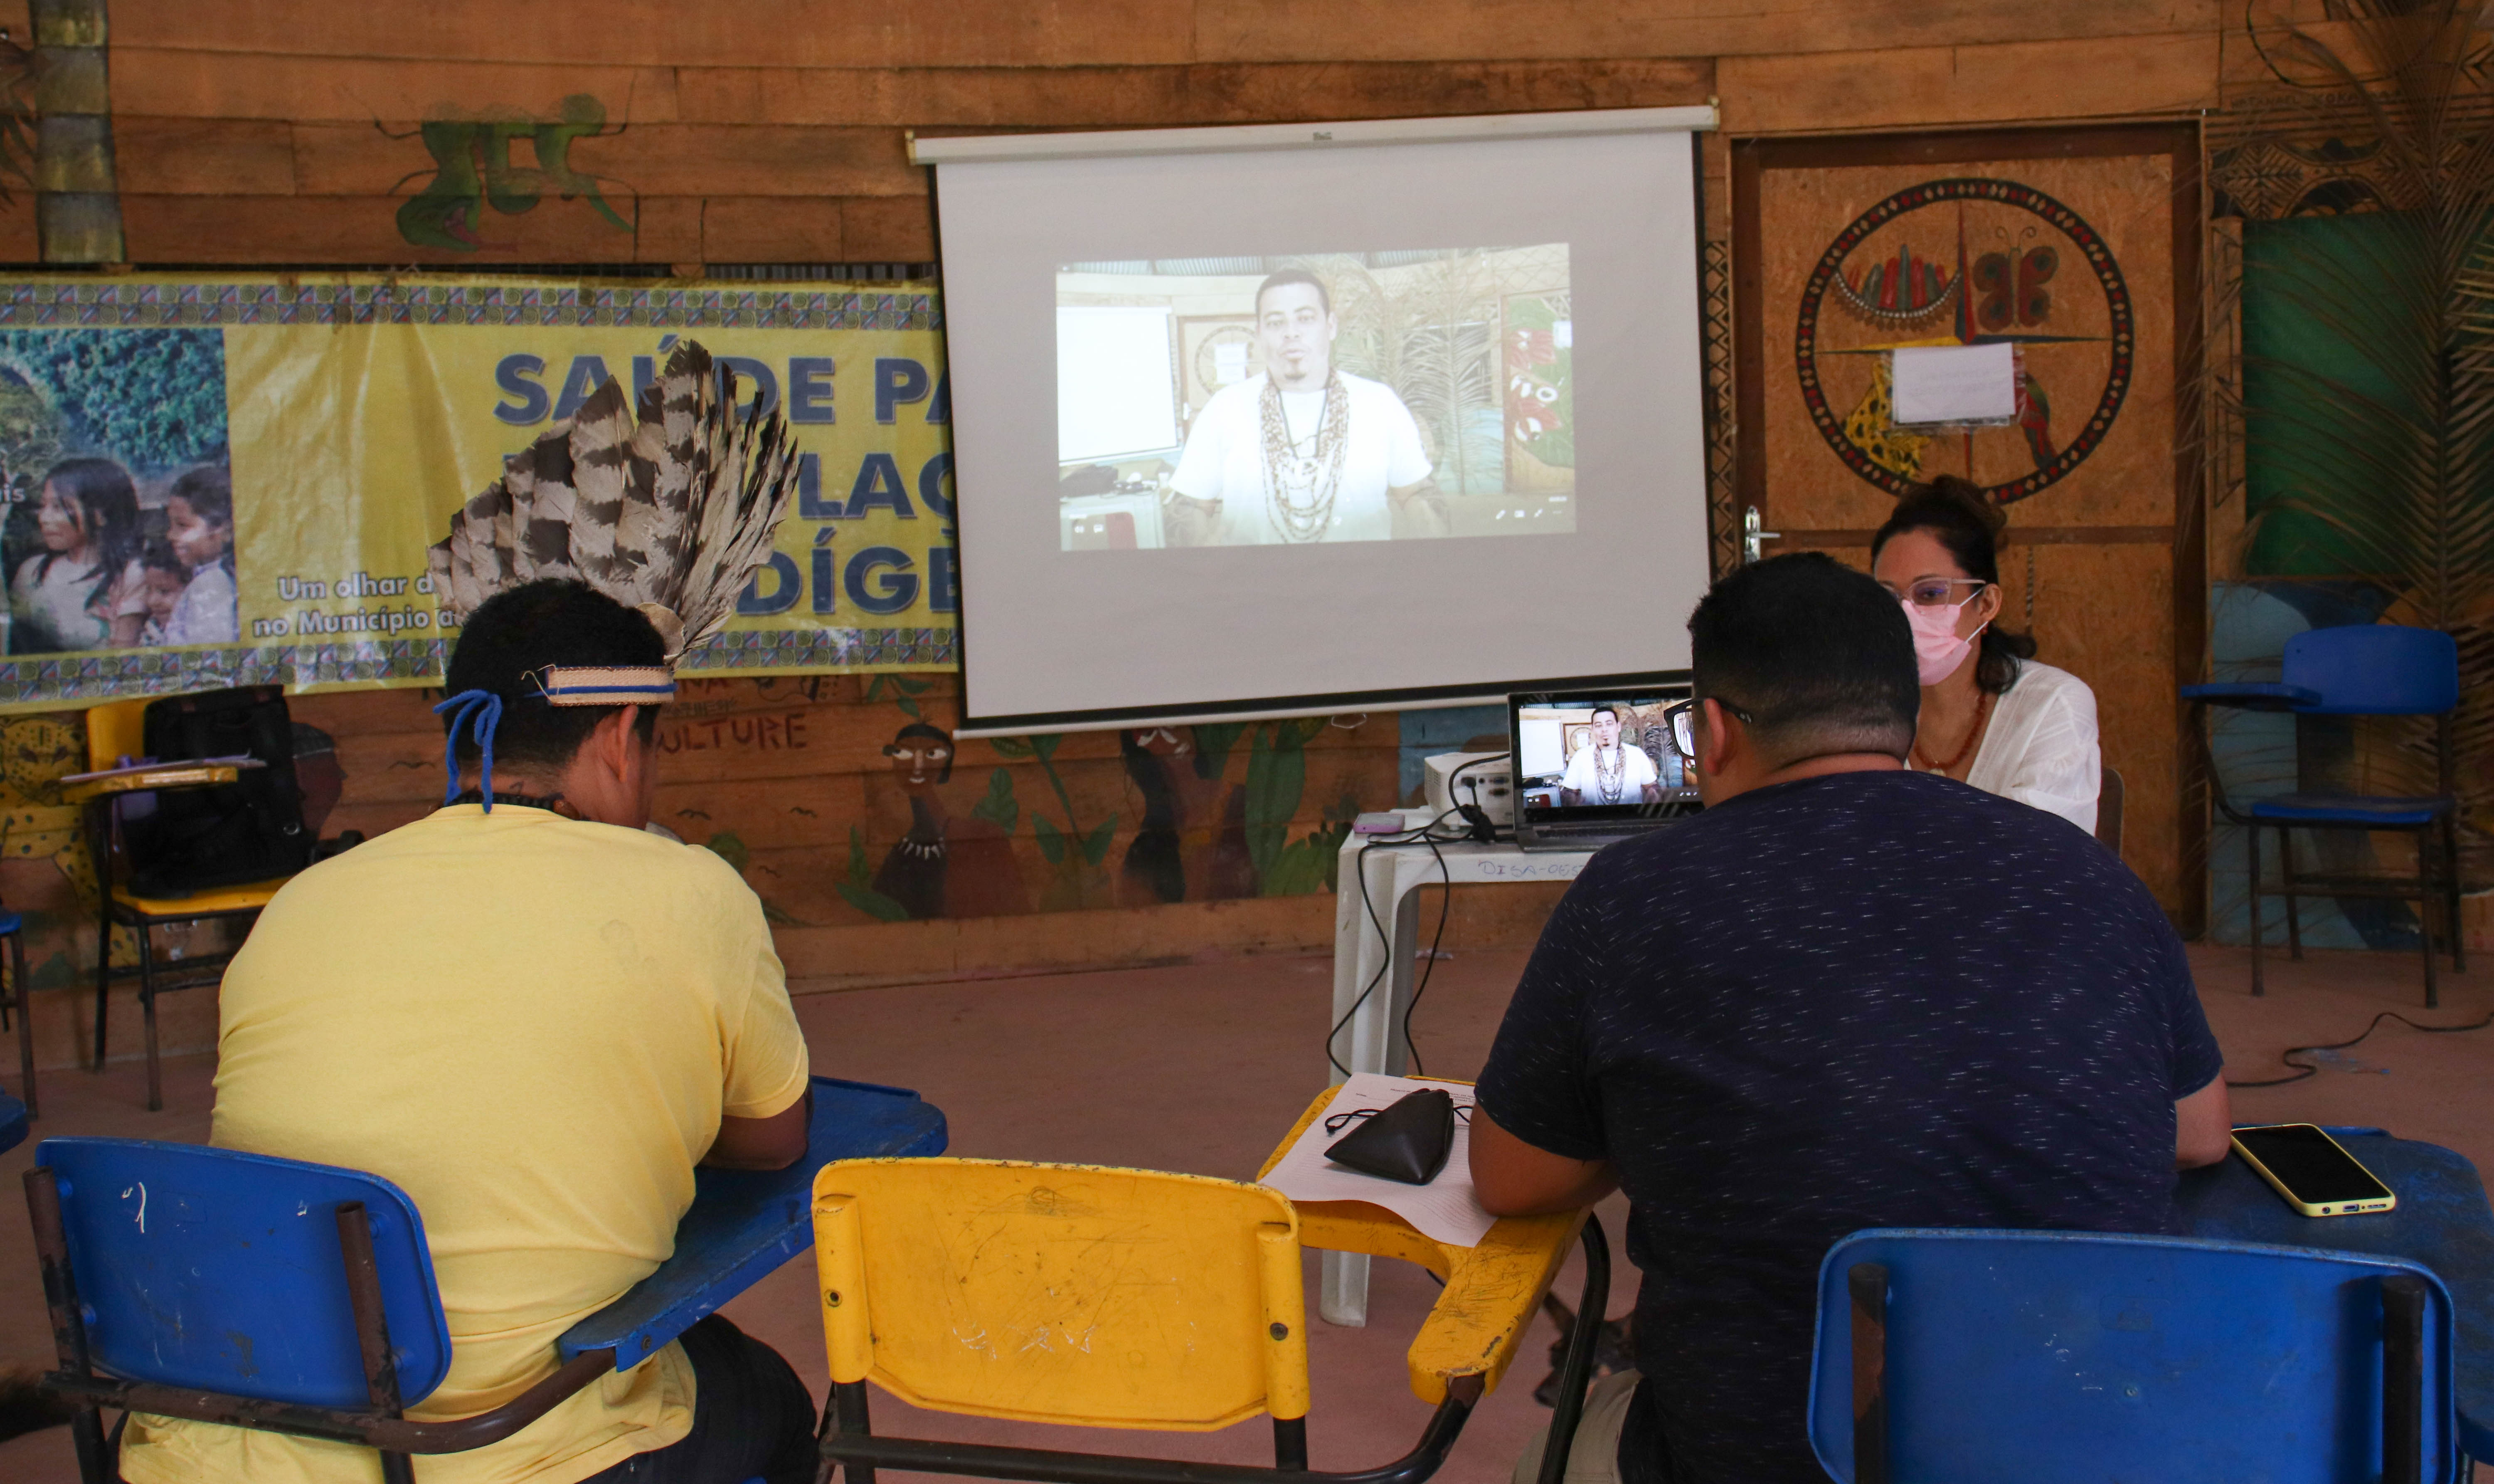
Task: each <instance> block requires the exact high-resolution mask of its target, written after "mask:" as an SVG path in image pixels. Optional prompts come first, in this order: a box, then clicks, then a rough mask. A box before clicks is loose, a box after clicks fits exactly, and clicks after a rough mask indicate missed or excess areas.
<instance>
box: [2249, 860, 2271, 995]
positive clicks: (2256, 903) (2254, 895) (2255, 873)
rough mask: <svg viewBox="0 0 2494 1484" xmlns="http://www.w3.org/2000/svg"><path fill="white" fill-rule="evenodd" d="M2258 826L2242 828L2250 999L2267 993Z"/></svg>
mask: <svg viewBox="0 0 2494 1484" xmlns="http://www.w3.org/2000/svg"><path fill="white" fill-rule="evenodd" d="M2260 837H2261V832H2260V826H2258V825H2256V824H2248V825H2245V826H2243V838H2244V839H2246V840H2248V841H2250V843H2251V869H2250V870H2249V871H2247V872H2245V873H2244V876H2243V907H2244V911H2245V912H2247V913H2248V914H2249V915H2250V917H2251V924H2252V997H2253V998H2254V999H2258V998H2260V997H2261V996H2262V995H2264V994H2266V993H2267V992H2268V991H2267V990H2266V987H2264V986H2263V985H2262V984H2261V920H2260V898H2261V891H2260Z"/></svg>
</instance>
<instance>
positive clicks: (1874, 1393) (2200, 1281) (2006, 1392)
mask: <svg viewBox="0 0 2494 1484" xmlns="http://www.w3.org/2000/svg"><path fill="white" fill-rule="evenodd" d="M2451 1353H2452V1351H2451V1305H2450V1295H2449V1293H2448V1291H2447V1290H2445V1288H2444V1287H2443V1285H2442V1281H2441V1280H2440V1279H2439V1278H2436V1277H2435V1276H2434V1275H2433V1274H2432V1273H2431V1272H2430V1271H2428V1270H2427V1269H2425V1268H2424V1267H2422V1266H2420V1265H2418V1264H2417V1263H2415V1262H2410V1261H2407V1260H2405V1259H2403V1258H2397V1257H2373V1256H2369V1255H2359V1254H2352V1253H2342V1252H2325V1251H2320V1250H2316V1249H2312V1248H2301V1247H2267V1246H2257V1245H2254V1244H2251V1243H2245V1242H2211V1241H2194V1240H2190V1239H2187V1238H2182V1237H2152V1236H2119V1235H2110V1234H2105V1233H2098V1232H2072V1231H1976V1230H1962V1229H1952V1230H1873V1231H1857V1232H1855V1233H1854V1234H1852V1235H1851V1236H1848V1237H1846V1238H1845V1239H1844V1240H1842V1241H1840V1242H1839V1243H1837V1244H1836V1246H1835V1247H1834V1248H1832V1249H1830V1250H1829V1252H1828V1255H1827V1258H1826V1260H1825V1261H1824V1262H1823V1263H1822V1264H1821V1265H1820V1268H1819V1277H1818V1343H1817V1349H1816V1354H1815V1356H1814V1359H1813V1362H1812V1366H1811V1372H1810V1446H1811V1447H1812V1448H1813V1449H1814V1450H1815V1451H1816V1453H1817V1455H1818V1461H1819V1463H1820V1464H1821V1465H1822V1466H1823V1467H1824V1468H1825V1469H1827V1471H1828V1472H1829V1474H1831V1475H1832V1476H1833V1477H1835V1478H1836V1479H1837V1480H1839V1481H1840V1484H1887V1481H1888V1480H1890V1479H1911V1480H1913V1481H1914V1484H1998V1481H1999V1480H2002V1479H2010V1478H2015V1479H2021V1480H2025V1481H2031V1484H2064V1481H2066V1484H2102V1481H2104V1480H2107V1479H2175V1480H2181V1479H2188V1480H2191V1481H2192V1484H2254V1481H2258V1484H2325V1481H2326V1484H2374V1481H2375V1480H2381V1481H2384V1484H2444V1481H2447V1480H2450V1479H2453V1478H2455V1477H2456V1476H2457V1471H2458V1467H2459V1462H2458V1449H2457V1444H2456V1441H2455V1439H2456V1436H2457V1435H2456V1421H2455V1417H2454V1414H2453V1404H2452V1383H2451Z"/></svg>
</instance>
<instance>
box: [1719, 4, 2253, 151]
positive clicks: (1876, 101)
mask: <svg viewBox="0 0 2494 1484" xmlns="http://www.w3.org/2000/svg"><path fill="white" fill-rule="evenodd" d="M2218 49H2219V44H2218V39H2217V33H2216V32H2215V31H2214V30H2205V31H2198V32H2189V33H2180V34H2170V35H2161V36H2160V35H2141V36H2121V37H2106V38H2099V39H2092V40H2083V41H2066V42H2024V43H2015V44H2006V45H1984V46H1914V47H1905V48H1900V49H1895V50H1886V51H1868V52H1858V53H1850V54H1845V55H1829V54H1825V53H1799V54H1790V55H1784V56H1772V57H1725V58H1724V59H1723V60H1722V61H1721V62H1720V63H1718V66H1717V69H1716V83H1717V90H1718V92H1719V93H1720V94H1721V95H1722V99H1723V128H1724V130H1725V132H1726V133H1730V134H1736V135H1761V134H1818V133H1825V132H1827V131H1831V130H1847V129H1931V128H1945V127H1948V126H1952V125H1958V124H1982V123H2014V122H2028V121H2034V120H2044V119H2055V120H2057V119H2082V118H2135V117H2140V116H2143V115H2155V114H2168V115H2170V114H2178V113H2188V112H2192V111H2195V110H2197V109H2200V108H2204V107H2214V106H2216V104H2217V101H2218V100H2217V70H2218Z"/></svg>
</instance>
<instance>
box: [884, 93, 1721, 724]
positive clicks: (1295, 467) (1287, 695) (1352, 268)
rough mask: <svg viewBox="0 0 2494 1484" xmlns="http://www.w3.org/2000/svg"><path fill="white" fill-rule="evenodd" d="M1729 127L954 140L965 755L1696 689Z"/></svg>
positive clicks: (1441, 127)
mask: <svg viewBox="0 0 2494 1484" xmlns="http://www.w3.org/2000/svg"><path fill="white" fill-rule="evenodd" d="M1713 118H1714V112H1713V109H1712V108H1706V107H1699V108H1659V109H1632V110H1617V111H1605V112H1592V113H1570V114H1528V115H1514V116H1503V117H1496V118H1476V119H1426V120H1400V121H1384V122H1362V123H1347V124H1336V125H1310V126H1300V125H1275V126H1259V127H1255V128H1247V129H1204V130H1161V131H1150V132H1141V133H1110V134H1087V135H1070V136H1068V135H1055V136H1004V137H996V138H975V139H963V138H955V139H921V140H917V141H915V143H914V145H913V149H914V151H915V154H916V157H917V158H918V159H919V160H921V161H922V162H927V163H930V164H932V165H933V166H934V167H935V189H936V194H937V205H938V222H939V225H940V238H939V241H940V245H939V252H940V255H941V258H942V271H943V280H944V296H945V321H946V336H947V359H948V364H949V367H950V375H951V379H952V401H951V406H952V417H953V434H954V453H955V472H956V478H957V490H958V496H957V500H958V505H957V508H958V516H957V519H958V545H959V561H960V576H961V597H962V613H961V625H962V631H961V645H962V655H963V677H962V687H963V698H964V699H963V710H964V712H965V715H964V717H963V726H962V728H961V730H962V731H964V732H967V733H973V734H975V733H982V732H985V733H1001V732H1023V731H1038V730H1063V729H1080V728H1086V727H1100V726H1111V725H1133V724H1138V723H1141V722H1144V721H1152V720H1180V719H1184V720H1212V719H1219V718H1222V717H1250V716H1261V715H1290V714H1314V713H1322V712H1340V711H1348V710H1359V709H1362V708H1365V707H1380V708H1384V707H1394V706H1410V705H1415V704H1421V705H1425V704H1446V703H1451V702H1455V701H1468V700H1475V699H1488V698H1495V697H1497V696H1500V695H1503V694H1505V693H1506V692H1507V691H1508V690H1511V689H1526V688H1546V687H1551V686H1572V685H1577V684H1584V683H1597V682H1599V681H1606V680H1609V679H1612V678H1615V677H1624V676H1634V675H1650V674H1653V673H1655V672H1658V671H1667V670H1676V669H1681V668H1684V667H1686V665H1687V664H1688V632H1687V629H1686V627H1685V623H1686V621H1687V618H1688V610H1689V607H1690V606H1691V605H1692V604H1693V603H1694V602H1695V601H1696V600H1697V598H1698V596H1699V595H1700V594H1701V593H1702V592H1703V591H1704V590H1705V586H1706V581H1707V545H1708V543H1707V530H1706V492H1705V443H1706V438H1705V425H1704V410H1703V403H1702V379H1703V374H1704V373H1703V367H1704V351H1703V344H1702V337H1701V330H1700V318H1699V311H1698V223H1699V210H1698V198H1697V182H1698V176H1697V170H1696V150H1695V140H1694V137H1693V135H1692V132H1691V131H1692V130H1695V129H1701V128H1709V127H1712V124H1713Z"/></svg>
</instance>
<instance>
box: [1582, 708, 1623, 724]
mask: <svg viewBox="0 0 2494 1484" xmlns="http://www.w3.org/2000/svg"><path fill="white" fill-rule="evenodd" d="M1602 712H1610V713H1611V719H1612V720H1613V721H1617V720H1619V719H1620V709H1619V708H1618V707H1616V706H1611V705H1607V704H1605V705H1602V706H1597V707H1595V708H1594V715H1596V716H1598V715H1600V714H1601V713H1602ZM1586 719H1587V720H1591V719H1592V717H1588V718H1586Z"/></svg>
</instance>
